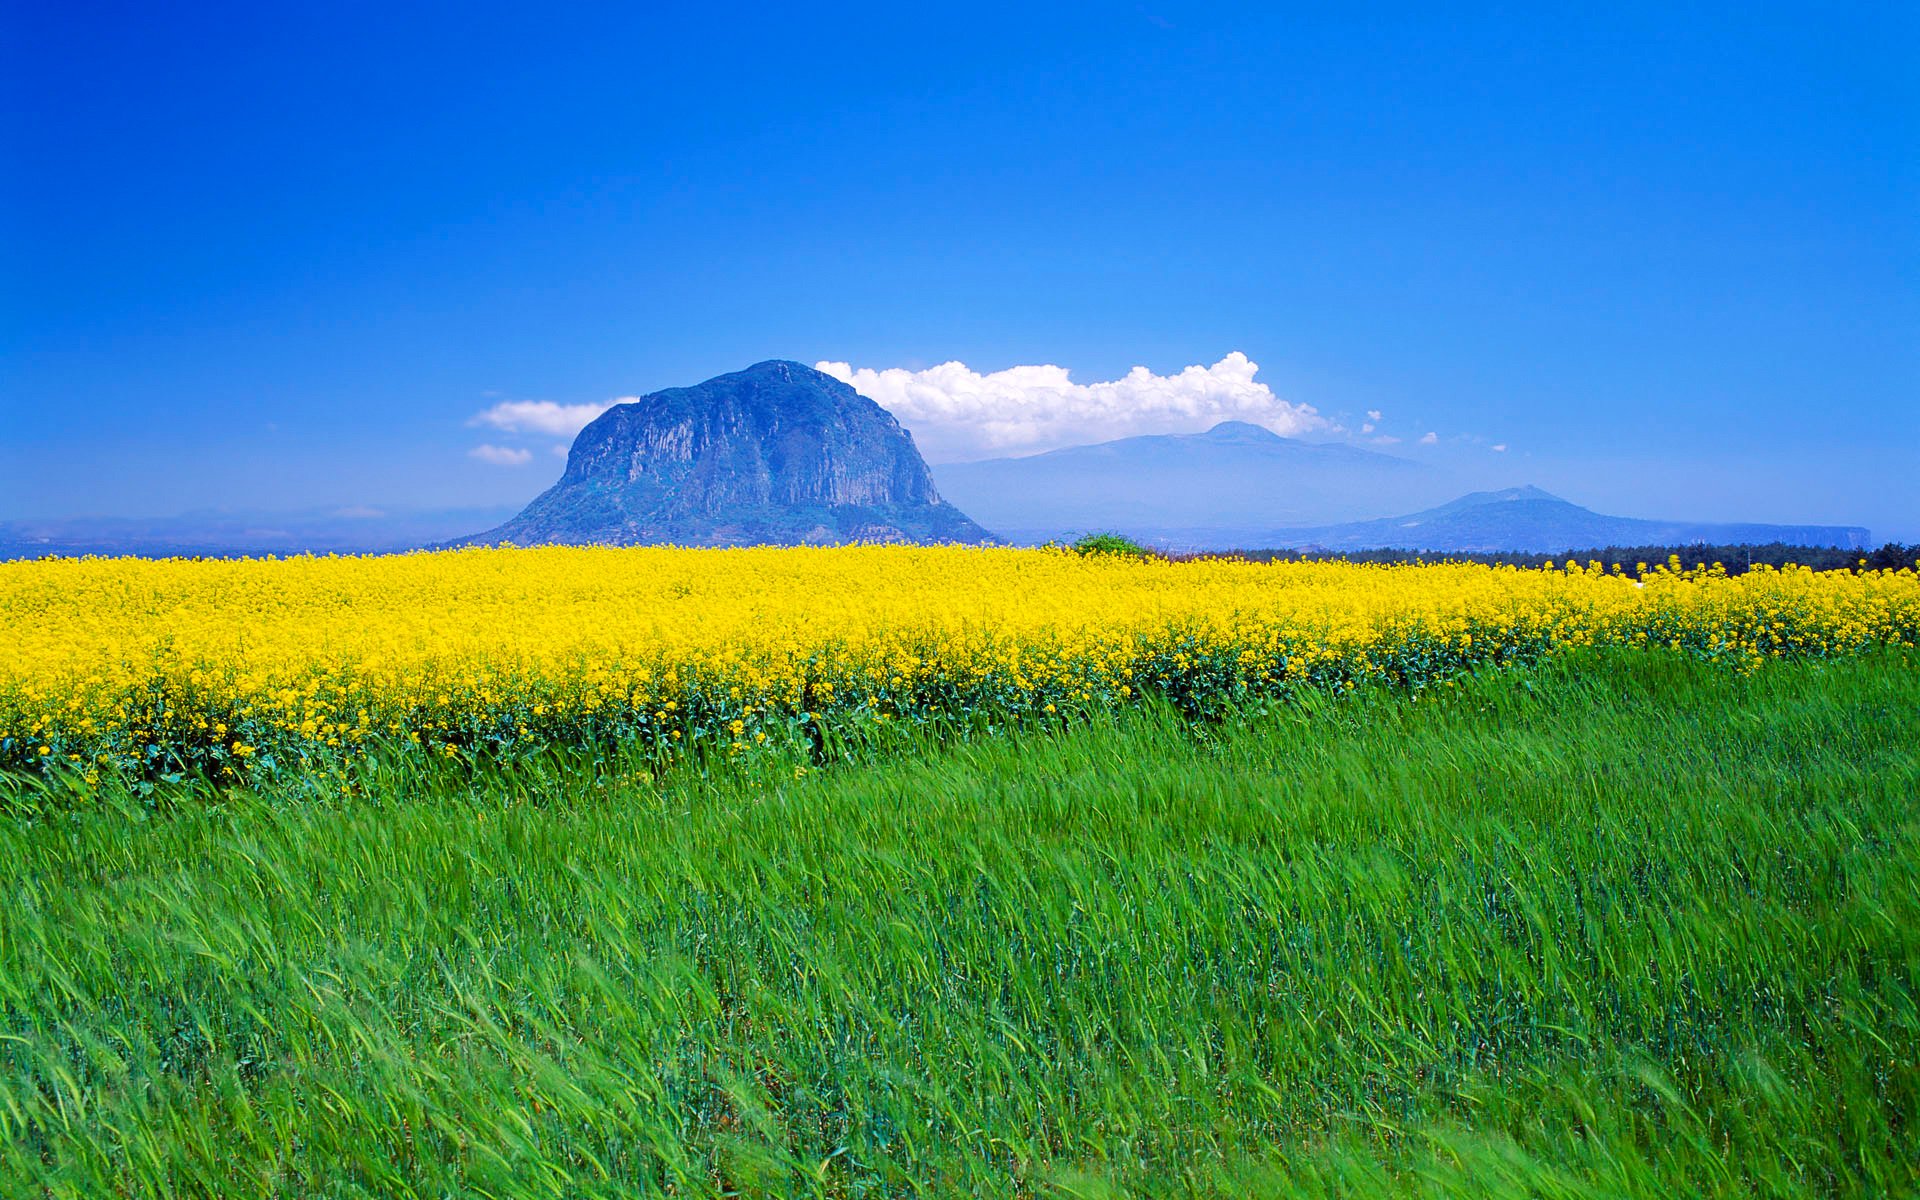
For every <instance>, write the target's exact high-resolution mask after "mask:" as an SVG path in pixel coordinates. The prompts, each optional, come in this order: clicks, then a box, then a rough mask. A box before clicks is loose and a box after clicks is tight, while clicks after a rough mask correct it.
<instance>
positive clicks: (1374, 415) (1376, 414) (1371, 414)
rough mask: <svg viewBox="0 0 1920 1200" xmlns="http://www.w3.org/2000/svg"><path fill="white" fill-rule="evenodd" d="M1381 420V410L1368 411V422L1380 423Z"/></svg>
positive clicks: (1372, 409) (1371, 409)
mask: <svg viewBox="0 0 1920 1200" xmlns="http://www.w3.org/2000/svg"><path fill="white" fill-rule="evenodd" d="M1379 419H1380V410H1379V409H1377V408H1370V409H1368V410H1367V420H1369V421H1378V420H1379Z"/></svg>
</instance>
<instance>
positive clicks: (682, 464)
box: [469, 360, 992, 546]
mask: <svg viewBox="0 0 1920 1200" xmlns="http://www.w3.org/2000/svg"><path fill="white" fill-rule="evenodd" d="M991 538H992V535H991V534H989V533H988V532H987V531H986V530H985V529H983V528H981V527H980V526H979V525H977V524H975V523H974V522H973V521H972V520H970V519H969V518H968V517H967V516H966V515H965V514H964V513H962V512H960V510H958V509H956V508H955V507H954V506H953V505H951V504H948V503H947V502H945V501H944V500H942V499H941V497H940V494H939V492H938V491H936V490H935V488H934V482H933V476H932V475H931V474H930V473H929V472H928V470H927V464H926V462H925V461H924V460H923V459H922V458H921V457H920V452H919V450H918V449H917V448H916V447H915V446H914V444H913V437H912V435H911V434H909V433H908V432H907V431H906V430H905V429H903V428H902V427H901V425H900V423H899V422H898V421H896V420H895V419H894V417H893V415H892V414H891V413H889V412H887V411H886V410H885V409H883V408H881V407H880V406H879V405H878V404H875V403H874V402H873V401H872V400H869V399H868V398H866V397H865V396H862V395H860V394H859V393H858V392H856V391H854V390H853V389H852V388H850V387H848V386H847V385H846V384H844V383H842V382H840V381H839V380H837V379H835V378H833V377H832V376H830V375H826V374H823V373H822V372H820V371H816V370H814V369H813V368H812V367H808V366H804V365H802V364H800V363H797V362H787V361H781V360H773V361H769V362H763V363H757V364H755V365H754V366H751V367H748V368H747V369H746V370H744V371H735V372H732V373H730V374H727V375H720V376H717V377H715V378H713V379H709V380H707V381H706V382H704V383H700V384H696V385H694V386H692V387H684V388H669V389H666V390H665V391H660V392H654V393H652V394H651V395H647V396H642V397H640V398H639V399H638V400H636V401H634V402H632V403H629V404H622V405H618V406H616V407H614V408H610V409H608V410H607V411H606V412H605V413H602V414H601V415H600V416H599V417H598V418H596V419H595V420H594V421H593V422H592V423H591V424H590V425H588V426H587V427H586V428H585V429H583V430H581V431H580V435H579V436H578V437H577V438H575V439H574V443H573V447H572V449H571V450H570V451H569V452H568V454H567V468H566V473H565V474H563V475H562V476H561V477H560V481H559V482H558V483H556V484H554V485H553V487H551V488H549V489H547V490H546V491H545V492H543V493H541V494H540V495H539V496H537V497H535V498H534V500H533V501H532V503H530V504H528V505H527V507H526V508H525V509H524V510H522V511H521V513H520V514H519V515H518V516H516V517H514V518H513V519H512V520H510V521H508V522H506V523H505V524H504V525H501V526H500V527H499V528H497V529H494V530H491V531H490V532H488V533H484V534H481V535H478V536H477V537H474V538H471V539H469V540H470V541H472V542H476V543H492V542H512V543H514V544H517V545H538V544H545V543H570V544H578V543H596V544H609V545H651V544H662V543H671V544H675V545H688V546H741V545H757V544H774V545H802V544H805V545H832V544H838V543H846V542H876V541H877V542H967V543H977V542H984V541H989V540H991Z"/></svg>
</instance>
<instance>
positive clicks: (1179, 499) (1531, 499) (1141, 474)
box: [0, 360, 1869, 559]
mask: <svg viewBox="0 0 1920 1200" xmlns="http://www.w3.org/2000/svg"><path fill="white" fill-rule="evenodd" d="M936 481H937V484H938V487H937V489H936ZM1461 486H1462V485H1461V484H1460V483H1459V482H1458V481H1457V480H1456V479H1455V478H1454V477H1452V476H1450V475H1449V474H1447V473H1446V472H1444V471H1441V470H1437V469H1434V468H1430V467H1427V466H1424V465H1422V464H1419V463H1415V462H1411V461H1409V460H1407V459H1403V458H1399V457H1396V456H1394V455H1390V454H1382V453H1379V452H1377V451H1373V450H1366V449H1362V448H1360V447H1357V446H1351V445H1343V444H1339V443H1322V442H1307V441H1302V440H1299V439H1296V438H1286V437H1281V436H1279V435H1278V434H1275V433H1274V432H1272V431H1271V430H1268V429H1266V428H1264V427H1262V426H1259V425H1254V424H1249V423H1247V422H1243V421H1227V422H1223V423H1221V424H1219V425H1215V426H1214V427H1213V428H1212V429H1210V430H1208V431H1206V432H1205V433H1197V434H1184V435H1154V436H1145V437H1131V438H1122V439H1120V440H1118V441H1111V442H1102V443H1099V444H1097V445H1090V446H1075V447H1071V448H1069V449H1065V450H1055V451H1052V452H1050V453H1046V454H1036V455H1033V456H1031V457H1026V458H999V459H990V460H987V461H984V462H971V463H954V464H948V465H945V466H941V467H939V468H935V469H933V470H929V468H928V467H927V464H926V462H925V461H924V460H923V459H922V458H921V457H920V452H919V450H918V449H917V448H916V447H915V445H914V442H913V437H912V435H911V434H910V433H908V432H907V431H906V430H905V429H903V428H902V427H901V425H900V423H899V422H898V421H896V420H895V419H894V418H893V416H892V414H890V413H888V412H887V411H886V410H885V409H883V408H881V407H880V406H879V405H878V404H876V403H874V402H873V401H872V400H870V399H868V398H867V397H864V396H861V395H860V394H859V393H857V392H855V391H854V390H853V389H852V388H850V387H848V386H847V385H846V384H844V383H842V382H840V381H839V380H837V379H834V378H833V377H832V376H829V375H826V374H823V373H821V372H820V371H817V370H814V369H813V368H812V367H808V366H804V365H802V364H800V363H797V362H786V361H778V360H776V361H771V362H763V363H758V364H756V365H754V366H752V367H749V368H747V369H746V370H744V371H735V372H733V373H731V374H727V375H721V376H717V377H715V378H713V379H709V380H707V381H706V382H705V383H701V384H697V385H695V386H693V387H685V388H670V389H667V390H665V391H661V392H655V393H653V394H651V395H648V396H643V397H641V398H640V399H639V400H637V401H634V402H631V403H628V404H622V405H618V406H616V407H614V408H610V409H608V410H607V411H606V412H605V413H603V414H601V416H600V417H598V418H597V419H595V420H594V421H593V422H592V423H591V424H589V425H588V426H587V427H586V428H585V429H584V430H582V431H581V432H580V434H579V436H578V437H577V438H576V439H575V441H574V443H573V446H572V448H571V450H570V451H569V453H568V455H567V466H566V471H565V473H564V474H563V475H562V476H561V478H560V480H559V482H558V483H556V484H554V485H553V486H552V487H551V488H549V489H547V490H546V491H545V492H542V493H541V494H540V495H539V496H537V497H536V498H535V499H534V500H533V501H532V502H531V503H530V504H528V505H527V506H526V507H525V508H524V509H522V510H521V511H520V512H519V513H518V514H516V515H512V516H510V517H509V513H511V511H512V510H510V509H440V510H430V511H411V512H408V511H400V512H391V513H390V512H382V511H375V510H372V509H365V508H347V509H334V510H313V511H308V512H304V513H280V514H272V513H244V512H241V513H233V512H203V513H194V514H188V515H186V516H182V517H172V518H157V519H146V520H140V519H111V518H98V519H78V520H65V521H9V522H0V559H4V558H22V557H39V556H43V555H49V554H55V555H81V554H103V555H111V554H138V555H146V556H161V555H203V556H228V555H242V554H250V555H262V554H298V553H316V554H325V553H334V552H337V553H379V552H385V551H396V550H408V549H415V548H420V547H428V546H445V545H484V544H493V543H497V542H501V541H508V542H513V543H516V544H519V545H538V544H544V543H573V544H580V543H600V544H611V545H638V544H659V543H670V544H675V545H690V546H737V545H755V544H767V543H771V544H778V545H801V544H810V545H831V544H837V543H845V542H876V541H877V542H921V543H928V542H963V543H980V542H987V541H1006V542H1012V543H1015V544H1032V543H1037V542H1042V541H1048V540H1053V539H1066V538H1073V537H1076V536H1078V535H1081V534H1085V533H1093V532H1102V531H1112V532H1118V533H1123V534H1126V535H1129V536H1131V537H1134V538H1136V539H1138V540H1140V541H1143V542H1148V543H1150V544H1154V545H1158V546H1161V547H1165V548H1169V549H1179V550H1259V549H1313V548H1317V549H1324V550H1332V551H1343V550H1355V551H1358V550H1374V549H1393V550H1413V551H1436V552H1442V553H1445V552H1524V553H1546V554H1558V553H1561V552H1564V551H1572V550H1585V549H1598V548H1602V547H1606V546H1642V545H1676V546H1677V545H1688V544H1694V543H1703V542H1704V543H1714V544H1720V545H1733V544H1740V543H1749V544H1765V543H1769V542H1782V543H1786V544H1789V545H1801V546H1840V547H1845V548H1860V547H1865V546H1867V545H1868V544H1869V541H1868V538H1869V535H1868V531H1867V530H1865V529H1863V528H1860V527H1858V526H1852V525H1844V526H1842V525H1834V526H1828V525H1759V524H1704V523H1700V522H1691V521H1654V520H1644V519H1639V518H1632V517H1613V516H1606V515H1603V514H1601V513H1596V512H1593V511H1592V510H1590V509H1586V508H1582V507H1580V506H1579V505H1577V504H1572V503H1570V502H1568V501H1566V500H1562V499H1561V498H1559V497H1558V496H1554V495H1551V494H1549V493H1547V492H1544V491H1542V490H1540V489H1539V488H1536V487H1521V488H1509V489H1507V490H1505V491H1497V492H1474V493H1472V494H1470V495H1466V496H1461V497H1459V498H1458V499H1455V500H1451V501H1449V502H1446V503H1439V501H1441V500H1443V499H1445V498H1446V497H1447V496H1449V495H1453V494H1456V493H1457V492H1458V491H1459V489H1460V487H1461ZM943 493H944V497H945V498H943ZM949 499H951V500H952V501H953V502H954V503H949V502H948V500H949ZM956 505H957V506H958V507H956ZM963 509H964V510H965V511H964V512H963V511H962V510H963ZM1393 511H1401V512H1405V513H1406V514H1407V515H1405V516H1399V517H1380V516H1379V515H1378V514H1379V513H1381V512H1393ZM503 518H504V520H503ZM476 529H485V530H487V531H488V532H485V533H475V532H474V530H476ZM990 530H991V531H992V532H989V531H990Z"/></svg>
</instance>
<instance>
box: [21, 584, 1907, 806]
mask: <svg viewBox="0 0 1920 1200" xmlns="http://www.w3.org/2000/svg"><path fill="white" fill-rule="evenodd" d="M1916 641H1920V575H1917V574H1916V572H1915V571H1914V570H1901V571H1859V572H1825V573H1817V574H1816V573H1814V572H1811V571H1807V570H1804V569H1799V568H1788V569H1785V570H1781V571H1773V570H1755V571H1752V572H1750V573H1748V574H1745V575H1742V576H1739V577H1728V576H1727V575H1726V573H1725V572H1724V571H1722V570H1720V569H1718V568H1717V567H1706V566H1704V565H1703V566H1700V567H1698V568H1695V569H1686V568H1683V567H1682V566H1681V564H1680V563H1679V562H1678V560H1677V559H1676V560H1670V561H1669V563H1667V564H1665V565H1662V566H1658V567H1655V568H1652V569H1643V570H1641V571H1639V572H1637V573H1635V574H1633V575H1628V574H1624V573H1621V572H1619V571H1617V570H1616V571H1614V572H1607V571H1604V570H1602V569H1601V568H1600V566H1599V564H1597V563H1593V564H1588V565H1587V566H1584V567H1583V566H1580V565H1579V564H1576V563H1573V562H1569V563H1567V564H1566V566H1565V567H1564V568H1554V569H1548V570H1521V569H1515V568H1509V567H1486V566H1479V565H1474V564H1440V565H1425V566H1391V567H1389V566H1368V565H1355V564H1347V563H1272V564H1254V563H1245V562H1234V561H1218V560H1209V561H1200V562H1188V563H1173V562H1165V561H1160V560H1144V561H1142V560H1134V559H1120V558H1111V557H1081V556H1078V555H1074V554H1071V553H1067V552H1062V551H1052V550H1013V549H978V548H961V547H946V548H907V547H882V546H872V547H846V548H835V549H773V548H761V549H750V550H693V549H677V548H644V549H612V548H565V547H548V548H541V549H535V550H514V549H505V548H503V549H476V550H462V551H456V552H442V553H421V554H410V555H401V556H391V557H366V558H355V557H326V558H313V557H301V558H291V559H283V560H276V559H260V560H239V561H197V560H196V561H188V560H168V561H142V560H127V559H67V560H42V561H35V562H16V563H10V564H0V770H8V771H16V772H18V771H26V772H29V773H48V772H55V771H75V772H81V773H85V774H88V775H97V773H98V772H101V771H124V772H133V773H136V774H145V775H159V774H166V773H171V772H187V771H204V772H208V773H211V774H214V775H217V776H221V777H227V778H241V777H247V776H254V775H259V774H261V773H285V772H293V771H311V770H313V769H314V768H316V767H321V766H334V767H337V766H339V765H340V764H343V763H345V762H348V761H350V760H351V759H353V758H355V757H358V756H361V755H364V754H366V753H368V752H369V750H371V749H372V748H374V747H382V746H396V745H397V746H399V747H402V748H403V749H404V751H405V752H408V753H418V754H432V755H446V756H456V755H462V754H468V753H487V752H501V751H507V752H511V751H512V750H514V749H516V748H519V747H535V746H539V745H542V744H546V743H552V742H572V743H596V744H598V743H609V742H614V741H621V740H631V739H638V740H639V741H641V742H642V743H648V744H651V745H653V746H655V747H657V748H658V749H659V750H661V751H662V752H665V753H678V752H683V751H684V750H685V749H687V748H688V747H690V746H693V745H705V746H714V747H718V748H722V749H724V750H725V751H727V752H730V753H734V754H748V753H752V752H753V751H755V750H756V749H757V748H759V747H762V746H766V745H768V744H770V743H771V744H773V745H777V746H791V745H794V744H796V743H805V742H810V741H816V740H817V739H819V738H820V737H821V736H823V734H822V730H824V729H825V728H827V727H829V725H830V724H833V723H839V724H844V723H846V722H848V721H852V722H856V723H859V722H871V723H873V724H876V725H884V724H886V723H889V722H894V723H899V722H941V721H946V722H976V723H979V722H984V723H986V724H988V725H994V724H996V723H999V722H1004V721H1019V720H1027V719H1034V718H1059V717H1062V716H1065V715H1067V714H1071V713H1074V712H1078V711H1085V710H1087V709H1090V708H1097V707H1103V706H1110V705H1115V704H1125V703H1128V702H1131V701H1133V700H1135V699H1138V698H1140V697H1142V696H1147V695H1155V696H1162V697H1166V698H1169V699H1171V700H1172V701H1173V702H1175V703H1176V704H1178V705H1180V706H1181V707H1182V708H1184V709H1186V710H1187V711H1189V712H1194V713H1210V712H1218V711H1221V710H1223V709H1224V708H1226V707H1227V706H1229V705H1232V704H1235V703H1240V702H1245V701H1248V700H1252V699H1259V698H1264V697H1274V696H1280V695H1284V694H1286V693H1287V692H1288V691H1290V690H1291V689H1293V688H1296V687H1299V686H1301V685H1303V684H1311V685H1314V686H1319V687H1335V688H1350V687H1354V686H1357V685H1359V684H1361V683H1364V682H1367V681H1385V682H1390V683H1394V684H1400V685H1406V686H1413V687H1423V686H1426V685H1428V684H1431V683H1435V682H1438V681H1442V680H1444V679H1446V678H1447V677H1449V676H1450V675H1453V674H1457V673H1458V672H1460V671H1462V670H1465V669H1468V668H1471V667H1473V666H1476V665H1479V664H1486V663H1499V662H1510V661H1522V660H1528V659H1533V658H1538V657H1540V656H1542V655H1546V654H1552V653H1556V652H1559V651H1563V650H1566V649H1569V648H1574V647H1582V646H1628V647H1633V646H1661V647H1667V648H1669V649H1673V650H1679V651H1684V652H1686V653H1689V654H1692V655H1695V656H1698V657H1701V658H1705V659H1709V660H1713V661H1719V662H1725V663H1727V664H1730V665H1732V666H1735V667H1738V668H1742V669H1752V668H1753V667H1755V666H1757V665H1758V664H1760V663H1762V662H1764V661H1765V660H1767V659H1769V658H1776V657H1807V656H1829V655H1844V654H1851V653H1856V652H1859V651H1861V650H1864V649H1868V648H1871V647H1876V646H1888V645H1905V646H1912V645H1914V644H1915V643H1916Z"/></svg>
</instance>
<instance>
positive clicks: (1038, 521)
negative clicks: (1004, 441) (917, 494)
mask: <svg viewBox="0 0 1920 1200" xmlns="http://www.w3.org/2000/svg"><path fill="white" fill-rule="evenodd" d="M933 473H934V478H935V479H936V480H937V481H938V482H939V485H940V492H941V494H942V495H944V496H946V497H947V498H948V499H949V500H951V501H953V502H954V503H955V504H956V505H958V506H959V507H960V508H962V509H964V510H966V512H967V513H968V515H970V516H972V517H973V518H974V519H975V520H976V521H979V522H980V523H981V524H982V525H985V526H986V527H987V528H989V529H991V530H993V531H994V532H995V533H997V534H999V535H1000V536H1001V537H1003V538H1006V539H1007V540H1009V541H1013V542H1019V543H1032V542H1042V541H1047V540H1049V539H1053V538H1069V537H1074V536H1077V535H1079V534H1082V533H1088V532H1094V531H1101V530H1119V531H1124V532H1126V533H1128V534H1130V535H1131V536H1133V537H1136V538H1141V539H1144V540H1148V541H1157V542H1165V543H1169V544H1179V545H1183V546H1190V547H1200V548H1204V547H1216V548H1217V547H1224V546H1244V545H1246V544H1247V542H1246V541H1245V539H1246V538H1248V537H1252V536H1257V535H1259V534H1261V533H1263V532H1264V531H1266V530H1270V529H1273V528H1275V527H1278V526H1284V525H1296V524H1308V523H1312V524H1320V523H1324V522H1328V521H1341V520H1348V519H1353V518H1359V517H1373V516H1378V515H1379V514H1380V513H1382V512H1394V511H1402V510H1407V509H1412V508H1416V507H1419V506H1422V505H1428V504H1433V503H1436V502H1438V501H1440V500H1443V499H1445V498H1446V497H1447V496H1449V495H1453V494H1456V493H1457V491H1458V489H1459V485H1458V484H1451V480H1450V479H1449V477H1448V476H1446V475H1445V474H1444V473H1442V472H1439V471H1436V470H1434V469H1432V468H1429V467H1426V466H1424V465H1422V464H1419V463H1415V462H1411V461H1409V460H1407V459H1404V458H1398V457H1396V456H1394V455H1390V454H1381V453H1379V452H1377V451H1373V450H1365V449H1361V448H1360V447H1358V446H1349V445H1344V444H1341V443H1337V442H1308V441H1302V440H1300V439H1298V438H1287V437H1281V436H1280V435H1279V434H1277V433H1274V432H1273V431H1272V430H1270V429H1267V428H1265V427H1263V426H1260V425H1254V424H1250V423H1248V422H1245V421H1223V422H1221V423H1220V424H1218V425H1215V426H1214V427H1213V428H1212V429H1209V430H1208V431H1207V432H1205V433H1195V434H1155V435H1148V436H1144V437H1130V438H1122V439H1120V440H1118V441H1112V442H1101V443H1099V444H1097V445H1091V446H1073V447H1070V448H1068V449H1065V450H1054V451H1051V452H1050V453H1046V454H1035V455H1032V456H1030V457H1026V458H995V459H987V460H985V461H983V462H970V463H949V464H945V465H942V466H937V467H935V468H934V469H933ZM1450 484H1451V486H1449V485H1450Z"/></svg>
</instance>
